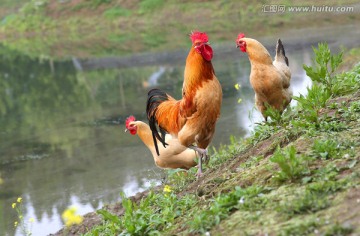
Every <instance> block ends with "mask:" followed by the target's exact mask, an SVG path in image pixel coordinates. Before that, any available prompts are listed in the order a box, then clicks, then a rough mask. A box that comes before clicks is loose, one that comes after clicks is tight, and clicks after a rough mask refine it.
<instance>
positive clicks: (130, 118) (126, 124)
mask: <svg viewBox="0 0 360 236" xmlns="http://www.w3.org/2000/svg"><path fill="white" fill-rule="evenodd" d="M134 120H136V119H135V116H129V117H128V118H126V121H125V127H126V128H127V129H128V128H129V123H130V122H132V121H134Z"/></svg>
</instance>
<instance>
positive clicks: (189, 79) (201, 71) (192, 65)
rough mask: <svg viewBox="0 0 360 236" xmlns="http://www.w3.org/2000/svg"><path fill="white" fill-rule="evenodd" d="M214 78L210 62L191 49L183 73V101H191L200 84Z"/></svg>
mask: <svg viewBox="0 0 360 236" xmlns="http://www.w3.org/2000/svg"><path fill="white" fill-rule="evenodd" d="M213 78H214V68H213V65H212V63H211V61H206V60H205V59H204V58H203V57H202V55H201V54H200V53H198V52H196V50H195V48H194V46H192V47H191V49H190V52H189V55H188V57H187V59H186V66H185V72H184V84H183V96H184V99H187V100H190V101H191V100H192V99H193V97H194V96H195V94H192V93H194V92H195V91H196V89H197V88H198V87H201V85H202V83H204V82H206V81H208V80H212V79H213Z"/></svg>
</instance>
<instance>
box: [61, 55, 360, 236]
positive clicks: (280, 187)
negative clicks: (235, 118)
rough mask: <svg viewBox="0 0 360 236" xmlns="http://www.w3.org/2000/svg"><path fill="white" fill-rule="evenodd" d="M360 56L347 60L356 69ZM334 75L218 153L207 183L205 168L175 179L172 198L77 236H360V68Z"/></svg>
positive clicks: (110, 217) (126, 209)
mask: <svg viewBox="0 0 360 236" xmlns="http://www.w3.org/2000/svg"><path fill="white" fill-rule="evenodd" d="M358 52H359V49H353V50H351V51H350V52H349V53H348V55H347V56H346V57H345V60H344V61H345V62H346V63H347V64H346V65H347V66H349V65H353V64H354V63H358V62H359V59H360V58H359V53H358ZM328 75H329V76H330V77H332V78H334V80H333V81H332V84H331V85H326V86H325V85H321V84H323V83H325V82H326V81H327V80H321V81H322V82H319V83H318V84H320V85H321V86H322V87H321V86H320V87H321V88H323V90H321V92H319V91H317V90H316V86H315V87H313V88H312V89H311V90H309V95H308V97H307V98H306V99H305V100H299V105H298V106H297V108H296V109H294V110H293V111H289V112H287V113H286V114H284V116H283V118H281V119H279V120H278V121H277V122H273V123H268V124H261V125H258V126H257V127H256V129H255V131H254V133H253V134H252V136H250V137H249V138H247V139H242V140H237V139H236V138H232V144H230V145H228V146H224V147H222V148H220V149H219V150H213V152H212V154H211V156H212V157H211V160H210V163H209V164H208V165H207V167H206V172H205V175H204V176H203V177H202V178H200V179H199V180H196V179H195V177H194V174H195V171H196V168H193V169H191V170H190V171H189V174H188V175H183V174H181V173H178V171H169V173H168V179H167V181H166V184H167V185H169V186H171V189H172V190H171V192H170V193H169V192H163V188H164V186H159V187H155V188H152V189H151V190H149V191H145V192H143V193H140V194H138V195H137V196H134V197H131V198H130V199H127V200H124V202H123V203H122V204H115V205H112V206H108V207H106V210H103V211H100V212H98V213H99V215H102V217H103V218H104V219H106V220H105V221H102V220H101V218H100V216H99V215H97V214H96V213H90V214H88V215H86V216H85V221H84V223H83V224H82V225H80V226H73V227H72V228H71V229H70V232H71V233H70V235H72V234H74V235H76V234H79V233H85V232H88V230H89V229H90V231H89V232H88V233H86V235H98V234H99V235H113V234H118V233H119V232H122V231H124V232H127V233H130V234H132V235H144V234H157V233H160V234H161V235H189V234H190V235H192V234H205V233H206V232H210V234H211V235H359V234H360V226H359V224H358V222H359V221H360V174H359V173H360V136H359V135H358V134H359V133H360V90H359V88H360V86H359V84H360V83H359V82H360V77H359V76H360V65H359V64H357V65H356V66H355V67H354V68H353V69H351V70H350V71H348V72H346V73H344V74H339V75H336V76H335V75H333V74H332V73H329V74H328ZM314 78H318V79H319V77H316V76H314ZM338 85H339V86H338ZM329 87H331V88H332V89H331V91H332V95H331V97H328V96H326V99H324V103H323V104H322V105H321V104H320V100H321V99H322V97H323V96H325V94H326V91H327V88H329ZM311 91H315V94H317V95H319V96H317V97H315V98H314V97H312V96H313V95H311V94H313V93H312V92H311ZM307 102H311V103H312V104H313V105H312V107H313V108H310V107H308V106H307V105H306V104H308V103H307ZM313 111H315V112H316V113H315V116H312V112H313ZM314 118H315V120H314ZM274 119H276V116H274ZM118 216H120V218H119V217H118ZM94 225H95V227H94ZM96 225H98V226H96ZM61 233H62V231H60V232H59V233H58V235H61Z"/></svg>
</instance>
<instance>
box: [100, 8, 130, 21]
mask: <svg viewBox="0 0 360 236" xmlns="http://www.w3.org/2000/svg"><path fill="white" fill-rule="evenodd" d="M103 15H104V16H105V17H107V18H109V19H115V18H117V17H120V16H131V11H130V10H128V9H125V8H121V7H113V8H110V9H108V10H106V11H105V12H104V13H103Z"/></svg>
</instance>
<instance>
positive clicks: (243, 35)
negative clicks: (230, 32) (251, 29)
mask: <svg viewBox="0 0 360 236" xmlns="http://www.w3.org/2000/svg"><path fill="white" fill-rule="evenodd" d="M242 38H245V34H244V33H240V34H239V35H238V37H237V40H236V41H239V39H242Z"/></svg>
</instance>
